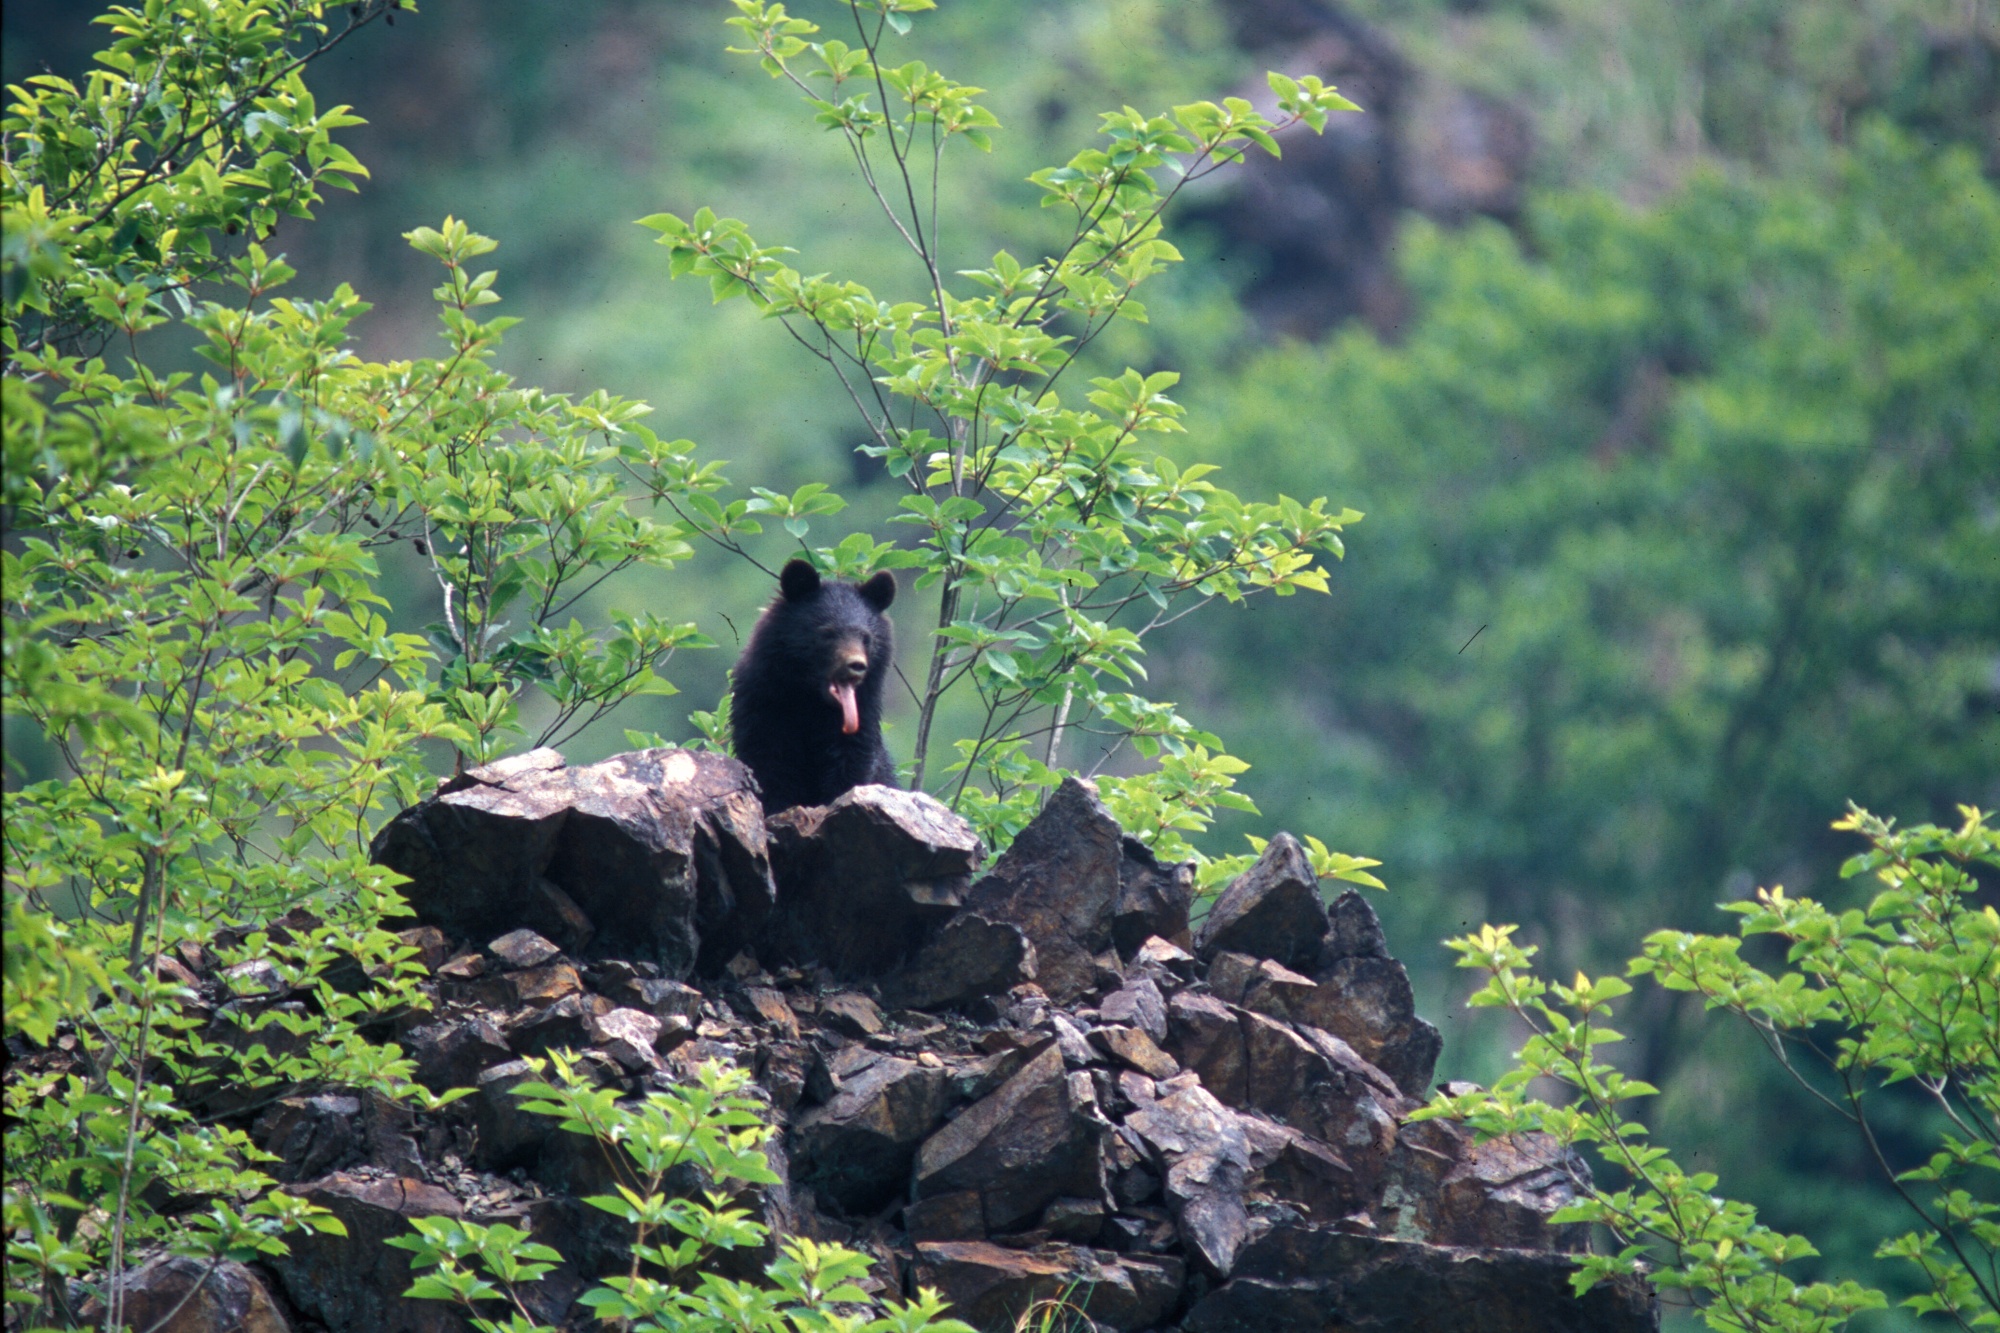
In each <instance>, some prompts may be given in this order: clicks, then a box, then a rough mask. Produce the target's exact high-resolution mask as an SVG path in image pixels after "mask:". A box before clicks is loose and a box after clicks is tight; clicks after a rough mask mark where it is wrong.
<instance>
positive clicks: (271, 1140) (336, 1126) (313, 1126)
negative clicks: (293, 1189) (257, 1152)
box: [252, 1093, 362, 1184]
mask: <svg viewBox="0 0 2000 1333" xmlns="http://www.w3.org/2000/svg"><path fill="white" fill-rule="evenodd" d="M252 1137H253V1138H255V1139H256V1141H257V1146H258V1147H260V1148H262V1149H263V1150H264V1151H265V1152H268V1153H273V1154H275V1155H276V1156H277V1158H278V1162H277V1165H276V1166H275V1167H274V1168H273V1169H272V1172H271V1174H272V1175H273V1176H274V1177H275V1178H277V1179H278V1180H280V1181H283V1182H285V1183H287V1184H289V1183H291V1182H293V1181H298V1180H313V1179H316V1178H318V1177H320V1176H323V1175H325V1174H326V1173H327V1172H329V1171H331V1170H333V1169H334V1168H335V1167H338V1166H344V1165H346V1164H347V1163H348V1162H349V1161H351V1160H352V1159H353V1158H354V1157H355V1156H356V1155H357V1154H358V1153H359V1152H360V1151H361V1147H362V1143H361V1100H360V1098H358V1097H343V1096H340V1095H338V1094H334V1093H324V1094H321V1095H320V1096H317V1097H287V1098H285V1099H284V1100H282V1101H280V1102H278V1103H277V1104H276V1105H275V1106H273V1107H271V1108H270V1109H269V1110H268V1111H266V1112H264V1114H262V1115H260V1116H258V1117H257V1123H256V1125H255V1126H254V1128H253V1129H252Z"/></svg>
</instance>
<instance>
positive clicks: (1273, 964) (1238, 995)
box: [1208, 953, 1319, 1026]
mask: <svg viewBox="0 0 2000 1333" xmlns="http://www.w3.org/2000/svg"><path fill="white" fill-rule="evenodd" d="M1225 958H1226V959H1228V960H1229V962H1228V964H1227V965H1225V964H1224V962H1223V959H1225ZM1245 963H1247V964H1248V965H1249V966H1247V967H1244V966H1242V964H1245ZM1208 976H1209V989H1211V990H1213V991H1214V992H1215V993H1216V994H1217V995H1220V996H1221V997H1222V998H1223V999H1225V1000H1228V1001H1229V1002H1230V1003H1231V1004H1240V1005H1242V1006H1243V1007H1244V1008H1245V1009H1248V1010H1249V1011H1250V1012H1251V1013H1253V1014H1264V1015H1266V1016H1268V1017H1271V1018H1276V1019H1279V1020H1281V1021H1283V1022H1288V1023H1289V1022H1291V1021H1292V1020H1293V1018H1295V1017H1296V1015H1295V1014H1294V1013H1293V1010H1295V1009H1302V1008H1304V1007H1305V1005H1306V1004H1308V1003H1309V1002H1310V1000H1311V999H1312V995H1313V992H1314V991H1315V990H1317V989H1318V985H1319V983H1317V982H1315V981H1314V980H1313V979H1312V978H1311V977H1307V976H1301V975H1299V974H1298V973H1297V972H1294V971H1292V969H1290V968H1289V967H1286V966H1285V965H1284V964H1283V963H1280V962H1277V961H1275V960H1273V959H1270V958H1252V957H1250V956H1249V955H1248V954H1241V953H1232V954H1220V955H1217V957H1216V960H1215V966H1213V967H1211V968H1210V969H1209V970H1208ZM1315 1026H1317V1025H1315Z"/></svg>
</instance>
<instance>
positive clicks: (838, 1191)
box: [792, 1055, 946, 1215]
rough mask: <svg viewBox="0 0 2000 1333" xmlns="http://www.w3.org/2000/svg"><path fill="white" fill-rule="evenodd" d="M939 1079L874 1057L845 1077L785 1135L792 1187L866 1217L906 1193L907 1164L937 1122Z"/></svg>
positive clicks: (941, 1101) (908, 1064)
mask: <svg viewBox="0 0 2000 1333" xmlns="http://www.w3.org/2000/svg"><path fill="white" fill-rule="evenodd" d="M945 1095H946V1078H945V1071H944V1070H943V1069H937V1068H927V1067H925V1066H923V1065H920V1064H917V1063H916V1062H915V1061H912V1060H901V1059H897V1058H895V1057H893V1056H888V1055H879V1056H877V1057H876V1058H875V1059H873V1060H872V1061H869V1062H868V1063H866V1064H863V1065H861V1066H860V1067H859V1068H855V1069H852V1070H850V1071H849V1072H848V1073H847V1075H846V1076H845V1077H844V1078H842V1080H841V1083H840V1089H839V1091H838V1092H836V1093H835V1094H834V1096H833V1098H832V1100H830V1101H829V1102H827V1103H826V1105H824V1106H819V1107H815V1108H813V1109H812V1110H810V1111H807V1112H806V1113H805V1114H803V1115H801V1116H800V1117H799V1118H798V1120H797V1121H796V1122H795V1123H794V1125H793V1127H792V1153H793V1160H794V1165H793V1168H792V1175H793V1179H794V1180H796V1181H797V1182H798V1183H800V1184H803V1185H811V1186H812V1187H813V1188H814V1189H816V1190H817V1191H818V1192H819V1195H820V1197H821V1198H824V1199H828V1200H831V1201H832V1202H833V1203H834V1204H836V1205H838V1206H839V1207H840V1208H841V1209H842V1210H843V1211H845V1212H847V1213H849V1214H853V1215H860V1214H864V1213H872V1212H875V1211H877V1210H879V1209H880V1208H882V1207H883V1206H884V1205H886V1204H888V1203H889V1202H890V1201H891V1200H893V1199H895V1198H897V1197H898V1196H899V1195H901V1194H902V1193H903V1192H904V1190H905V1189H906V1188H907V1185H906V1182H907V1181H908V1180H909V1176H910V1162H911V1160H912V1159H913V1158H915V1156H916V1154H917V1145H918V1144H920V1143H921V1142H923V1139H924V1136H925V1135H927V1134H929V1133H930V1131H931V1127H932V1126H934V1125H936V1124H937V1122H938V1119H939V1118H940V1117H941V1116H942V1115H943V1114H944V1108H945Z"/></svg>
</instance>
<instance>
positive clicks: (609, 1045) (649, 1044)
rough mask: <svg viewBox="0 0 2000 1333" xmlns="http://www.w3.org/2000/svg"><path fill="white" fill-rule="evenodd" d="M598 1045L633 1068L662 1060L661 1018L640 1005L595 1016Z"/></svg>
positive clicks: (590, 1027)
mask: <svg viewBox="0 0 2000 1333" xmlns="http://www.w3.org/2000/svg"><path fill="white" fill-rule="evenodd" d="M587 1027H588V1030H589V1032H590V1035H591V1037H592V1039H594V1040H595V1041H596V1042H597V1048H598V1049H599V1050H601V1051H603V1052H604V1053H605V1054H606V1055H608V1056H610V1057H611V1058H612V1059H614V1060H616V1061H617V1062H618V1063H619V1064H620V1065H621V1066H623V1067H624V1068H626V1069H630V1070H633V1071H635V1072H636V1071H639V1070H644V1069H651V1068H653V1067H654V1066H655V1065H657V1064H659V1055H658V1053H657V1051H656V1050H655V1047H657V1046H658V1044H659V1040H660V1020H659V1019H657V1018H655V1017H653V1016H652V1015H651V1014H647V1013H641V1012H640V1011H639V1010H637V1009H613V1010H611V1011H610V1012H609V1013H604V1014H598V1015H596V1016H594V1017H592V1018H591V1019H590V1020H589V1022H588V1024H587Z"/></svg>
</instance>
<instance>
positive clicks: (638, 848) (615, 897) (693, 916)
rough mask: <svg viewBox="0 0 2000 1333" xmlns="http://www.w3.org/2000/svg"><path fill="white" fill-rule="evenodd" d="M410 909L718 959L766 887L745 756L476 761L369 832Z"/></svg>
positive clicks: (597, 951)
mask: <svg viewBox="0 0 2000 1333" xmlns="http://www.w3.org/2000/svg"><path fill="white" fill-rule="evenodd" d="M370 850H371V854H372V855H373V856H374V858H375V860H377V861H378V862H380V863H381V864H383V865H385V866H388V867H389V868H390V869H392V870H396V871H399V872H400V873H402V874H404V875H406V876H408V877H409V883H408V884H406V885H404V886H403V893H404V896H405V897H407V898H408V899H409V901H410V906H411V907H412V909H414V911H415V912H416V915H417V919H418V920H419V921H421V922H423V923H424V924H426V925H430V926H435V927H437V928H438V929H440V930H442V931H444V932H445V933H446V934H449V935H453V936H457V937H470V938H473V939H479V940H486V939H492V938H494V937H496V936H499V935H501V934H503V933H504V932H507V931H510V930H514V929H516V928H518V927H523V926H526V927H529V928H532V929H534V930H536V931H538V932H540V933H541V934H542V935H545V936H547V937H548V938H549V939H551V940H553V941H555V942H556V943H557V944H559V945H561V946H562V947H563V948H564V949H567V950H568V951H569V952H570V953H572V954H574V955H576V956H577V957H579V958H599V957H607V958H624V959H645V960H647V961H649V962H652V963H655V964H657V965H658V966H659V967H660V968H662V969H663V970H664V971H665V972H666V974H667V975H668V976H674V977H682V976H686V975H688V974H689V973H691V972H693V971H694V970H695V969H696V967H697V966H698V965H700V966H703V967H704V969H705V970H713V969H714V968H716V967H719V966H721V964H722V963H723V962H725V961H727V960H728V959H729V957H730V956H731V955H733V954H734V953H735V952H736V951H737V950H739V949H741V948H742V947H743V946H744V945H745V944H748V943H749V942H750V941H751V939H752V937H753V936H754V935H755V934H756V932H757V931H758V930H759V929H760V928H761V926H762V924H763V920H764V918H765V916H766V915H767V914H768V913H769V911H770V908H771V903H772V900H773V898H774V896H775V890H774V889H773V886H772V881H771V866H770V858H769V855H768V852H767V849H766V845H765V834H764V819H763V810H762V807H761V806H759V805H758V802H757V795H756V787H755V784H754V782H753V781H752V780H751V778H750V775H749V771H748V770H747V769H745V768H744V767H743V766H742V765H741V764H739V763H737V762H736V761H735V760H733V759H725V758H723V757H722V756H721V755H714V754H702V753H697V752H695V751H691V750H640V751H638V752H636V753H633V754H622V755H618V756H616V757H614V758H611V759H607V760H605V761H604V762H603V763H601V764H591V765H589V766H587V767H584V768H571V767H569V765H568V764H567V763H566V762H565V761H564V760H563V757H562V756H561V755H559V754H557V753H556V752H555V751H554V750H534V751H531V752H529V753H527V754H523V755H516V756H514V757H513V758H510V759H502V760H499V761H498V762H496V763H492V764H487V765H485V766H483V767H480V768H474V769H470V770H468V771H467V772H465V773H462V774H460V775H458V776H457V777H454V778H452V779H450V780H449V781H447V782H446V783H444V784H443V785H442V786H441V787H439V789H438V791H437V793H436V794H435V795H433V796H432V797H431V798H430V799H429V800H427V801H424V802H423V803H422V804H420V805H418V806H415V807H413V808H411V809H409V810H405V811H404V812H403V813H401V814H399V815H397V816H396V817H395V818H394V819H392V820H390V821H389V822H388V823H387V824H386V825H384V826H383V828H382V831H381V832H380V833H379V834H377V835H376V837H375V841H374V844H373V846H372V847H371V849H370Z"/></svg>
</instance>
